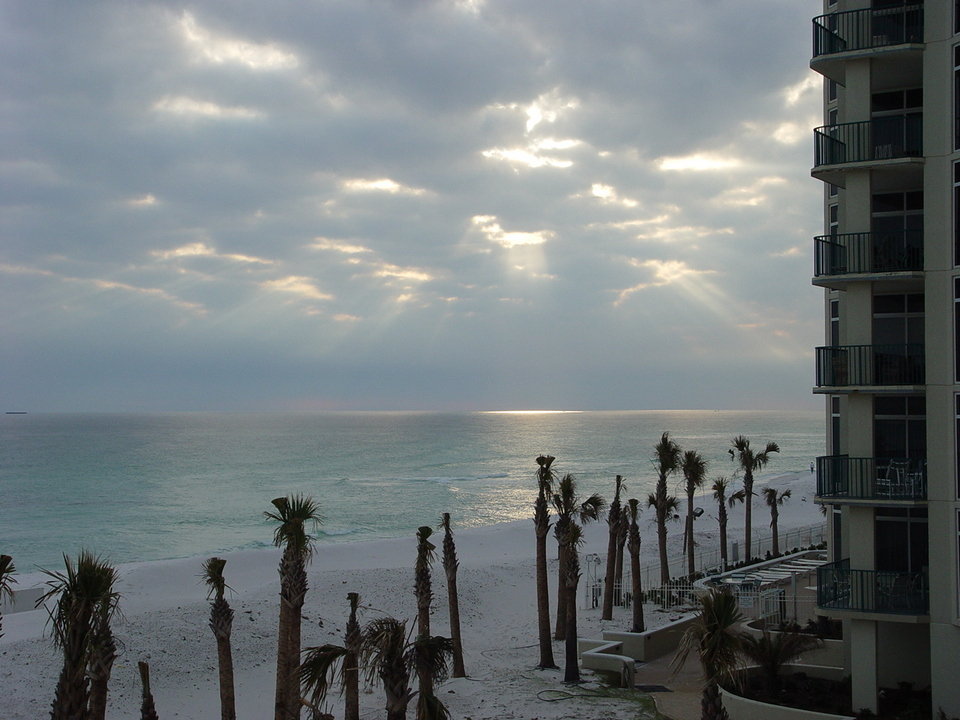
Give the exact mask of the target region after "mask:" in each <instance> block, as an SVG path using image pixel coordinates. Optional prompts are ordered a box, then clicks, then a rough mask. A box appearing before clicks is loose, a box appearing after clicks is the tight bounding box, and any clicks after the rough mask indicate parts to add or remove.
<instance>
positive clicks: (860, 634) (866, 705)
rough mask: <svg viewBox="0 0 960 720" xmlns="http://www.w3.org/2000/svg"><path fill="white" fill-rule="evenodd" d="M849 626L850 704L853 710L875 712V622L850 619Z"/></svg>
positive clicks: (876, 707) (876, 708)
mask: <svg viewBox="0 0 960 720" xmlns="http://www.w3.org/2000/svg"><path fill="white" fill-rule="evenodd" d="M844 625H846V623H844ZM849 627H850V698H851V706H852V709H853V711H854V712H859V711H860V710H864V709H866V710H870V711H871V712H874V713H875V712H877V710H878V706H877V690H878V688H877V624H876V623H875V622H874V621H872V620H851V621H850V623H849ZM844 630H846V627H845V628H844Z"/></svg>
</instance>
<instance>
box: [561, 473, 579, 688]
mask: <svg viewBox="0 0 960 720" xmlns="http://www.w3.org/2000/svg"><path fill="white" fill-rule="evenodd" d="M568 477H569V476H568ZM558 524H559V522H558ZM581 542H583V528H581V527H580V525H578V524H577V522H576V520H573V519H571V521H570V522H569V523H567V524H566V526H565V529H564V540H563V543H564V545H565V549H564V553H563V568H562V570H563V573H562V575H561V576H560V587H561V591H565V592H564V594H565V595H566V598H567V603H566V609H565V612H566V625H565V626H564V641H565V642H564V670H563V681H564V682H566V683H576V682H580V662H579V653H578V652H577V585H578V584H579V583H580V553H579V552H578V551H577V548H578V547H579V546H580V543H581Z"/></svg>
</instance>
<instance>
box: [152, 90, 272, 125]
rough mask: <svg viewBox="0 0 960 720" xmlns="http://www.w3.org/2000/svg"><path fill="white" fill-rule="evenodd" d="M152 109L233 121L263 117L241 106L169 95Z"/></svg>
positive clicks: (173, 113) (158, 101)
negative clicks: (229, 105) (228, 105)
mask: <svg viewBox="0 0 960 720" xmlns="http://www.w3.org/2000/svg"><path fill="white" fill-rule="evenodd" d="M153 109H154V110H156V111H157V112H163V113H169V114H171V115H184V116H194V117H208V118H224V119H234V120H252V119H255V118H260V117H263V113H262V112H260V111H259V110H253V109H251V108H247V107H241V106H234V107H227V106H225V105H218V104H217V103H214V102H210V101H208V100H195V99H193V98H190V97H185V96H182V95H181V96H177V97H171V96H169V95H168V96H166V97H163V98H161V99H159V100H157V102H155V103H154V104H153Z"/></svg>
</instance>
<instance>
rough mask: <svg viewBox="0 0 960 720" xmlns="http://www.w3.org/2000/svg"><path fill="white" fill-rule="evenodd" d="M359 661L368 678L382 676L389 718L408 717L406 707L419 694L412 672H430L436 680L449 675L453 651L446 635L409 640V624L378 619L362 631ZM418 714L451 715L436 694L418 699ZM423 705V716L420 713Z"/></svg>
mask: <svg viewBox="0 0 960 720" xmlns="http://www.w3.org/2000/svg"><path fill="white" fill-rule="evenodd" d="M360 644H361V654H360V664H361V665H362V666H363V667H364V668H365V669H366V672H367V681H368V682H372V681H373V679H374V677H379V678H380V681H381V682H382V683H383V689H384V693H385V695H386V699H387V705H386V710H387V720H405V718H406V717H407V706H408V705H409V704H410V700H412V699H413V698H414V696H416V694H417V693H415V692H414V691H413V689H412V688H410V675H411V673H412V672H417V673H418V674H419V672H421V671H428V672H430V673H431V675H432V676H433V679H434V682H443V680H445V679H446V677H447V658H448V657H449V655H450V652H451V650H452V647H451V643H450V640H449V639H448V638H445V637H440V636H434V637H423V636H421V637H418V638H417V639H416V641H414V642H412V643H411V642H410V639H409V636H408V633H407V624H406V623H405V622H401V621H399V620H396V619H395V618H392V617H384V618H377V619H376V620H373V621H371V622H370V623H369V624H368V625H367V626H366V627H365V628H364V630H363V635H362V637H361V641H360ZM417 705H418V711H417V716H418V717H428V718H436V719H437V720H439V719H441V718H446V717H449V714H448V713H447V710H446V708H445V707H444V706H443V704H442V703H441V702H440V700H439V699H438V698H436V697H433V698H429V699H427V698H424V697H420V698H419V699H418V703H417ZM421 706H423V707H422V710H423V713H424V714H423V715H421V714H420V712H421Z"/></svg>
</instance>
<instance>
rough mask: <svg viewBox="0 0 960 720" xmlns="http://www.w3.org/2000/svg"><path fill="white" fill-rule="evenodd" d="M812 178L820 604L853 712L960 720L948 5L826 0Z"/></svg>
mask: <svg viewBox="0 0 960 720" xmlns="http://www.w3.org/2000/svg"><path fill="white" fill-rule="evenodd" d="M810 67H811V68H813V70H815V71H816V72H817V73H819V74H820V75H822V76H823V79H824V83H823V85H824V95H823V98H824V101H823V125H822V127H818V128H816V129H815V130H814V160H813V169H812V171H811V174H812V175H813V177H814V178H816V179H817V180H820V181H822V184H823V197H824V205H823V208H824V212H823V234H822V235H820V236H818V237H816V238H815V239H814V277H813V283H814V285H817V286H819V287H822V288H823V289H824V326H825V337H824V345H823V346H822V347H818V348H816V384H815V387H814V392H815V393H818V394H820V395H822V396H823V397H824V399H825V401H826V403H825V404H826V428H827V431H826V434H827V438H826V440H827V442H826V447H827V452H828V455H827V456H825V457H821V458H818V461H817V468H818V477H817V496H818V500H819V501H820V502H822V503H824V505H825V507H826V509H827V516H828V519H829V522H830V524H831V532H830V537H831V541H830V543H829V545H830V563H829V564H827V565H826V566H824V567H823V568H822V569H821V570H820V571H819V572H818V577H817V607H818V610H817V612H818V613H820V614H823V615H827V616H830V617H834V618H840V619H842V620H843V630H844V643H845V650H846V653H845V655H846V664H847V667H846V669H847V671H848V672H849V674H850V676H851V680H852V690H851V692H852V702H853V705H852V706H853V709H854V710H859V709H861V708H869V709H870V710H873V711H874V712H876V711H877V708H878V694H879V692H880V690H881V689H882V688H897V687H898V684H899V683H911V684H912V685H913V687H914V688H916V689H918V690H919V689H925V688H928V687H929V688H930V689H931V693H932V708H933V714H934V716H935V717H936V716H937V713H938V711H939V710H941V709H942V710H943V711H944V712H945V713H946V716H947V717H948V718H954V717H958V716H960V600H958V597H960V592H958V585H960V571H958V562H960V459H958V458H960V0H925V1H924V0H872V2H871V0H824V5H823V14H821V15H819V16H818V17H816V18H814V19H813V53H812V59H811V61H810Z"/></svg>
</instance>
